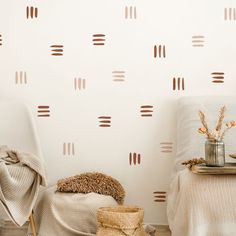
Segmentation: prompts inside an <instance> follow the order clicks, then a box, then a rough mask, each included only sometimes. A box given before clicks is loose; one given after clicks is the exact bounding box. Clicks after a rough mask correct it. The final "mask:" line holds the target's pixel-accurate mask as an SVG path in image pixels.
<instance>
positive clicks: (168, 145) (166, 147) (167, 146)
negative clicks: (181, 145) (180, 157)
mask: <svg viewBox="0 0 236 236" xmlns="http://www.w3.org/2000/svg"><path fill="white" fill-rule="evenodd" d="M160 149H161V152H164V153H172V151H173V143H172V142H161V143H160Z"/></svg>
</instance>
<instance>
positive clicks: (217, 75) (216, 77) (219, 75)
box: [211, 72, 225, 84]
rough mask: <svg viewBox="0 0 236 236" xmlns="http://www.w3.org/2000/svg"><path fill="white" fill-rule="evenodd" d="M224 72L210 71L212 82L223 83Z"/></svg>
mask: <svg viewBox="0 0 236 236" xmlns="http://www.w3.org/2000/svg"><path fill="white" fill-rule="evenodd" d="M224 75H225V73H224V72H212V73H211V77H212V79H213V80H212V83H220V84H221V83H224Z"/></svg>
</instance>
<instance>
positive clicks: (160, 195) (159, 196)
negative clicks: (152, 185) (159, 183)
mask: <svg viewBox="0 0 236 236" xmlns="http://www.w3.org/2000/svg"><path fill="white" fill-rule="evenodd" d="M153 194H154V202H165V201H166V194H167V193H166V192H165V191H155V192H153Z"/></svg>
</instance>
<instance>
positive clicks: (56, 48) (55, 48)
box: [50, 44, 64, 56]
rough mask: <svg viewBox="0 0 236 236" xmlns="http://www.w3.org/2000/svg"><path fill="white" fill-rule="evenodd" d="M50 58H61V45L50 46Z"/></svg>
mask: <svg viewBox="0 0 236 236" xmlns="http://www.w3.org/2000/svg"><path fill="white" fill-rule="evenodd" d="M50 48H51V55H52V56H63V48H64V46H63V45H60V44H54V45H51V46H50Z"/></svg>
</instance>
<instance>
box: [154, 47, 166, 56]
mask: <svg viewBox="0 0 236 236" xmlns="http://www.w3.org/2000/svg"><path fill="white" fill-rule="evenodd" d="M157 57H159V58H165V57H166V46H165V45H154V58H157Z"/></svg>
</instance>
